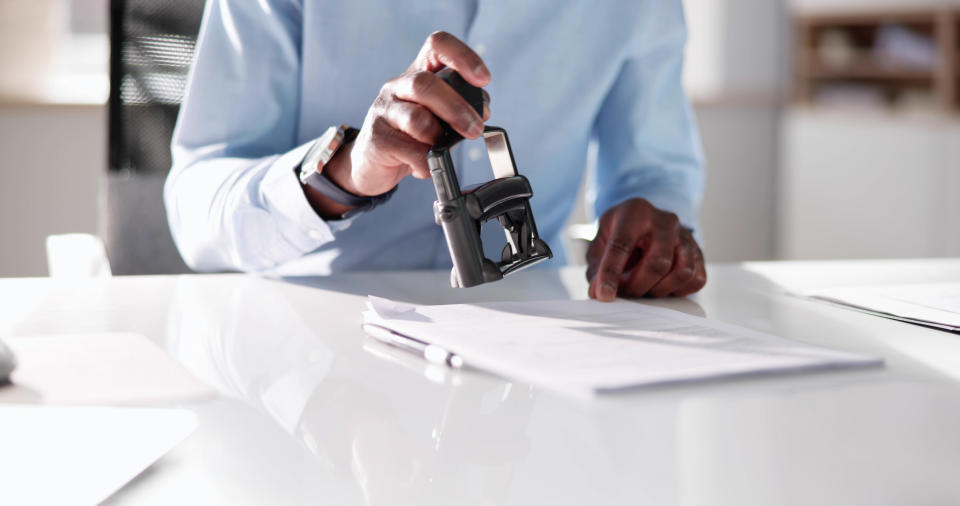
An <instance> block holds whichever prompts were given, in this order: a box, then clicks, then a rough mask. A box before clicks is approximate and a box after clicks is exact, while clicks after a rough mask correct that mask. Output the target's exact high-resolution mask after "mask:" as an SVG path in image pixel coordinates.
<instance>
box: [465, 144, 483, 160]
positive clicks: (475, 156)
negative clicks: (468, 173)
mask: <svg viewBox="0 0 960 506" xmlns="http://www.w3.org/2000/svg"><path fill="white" fill-rule="evenodd" d="M481 155H483V153H481V152H480V148H478V147H472V148H470V150H469V151H467V156H468V157H470V161H472V162H476V161H477V160H479V159H480V156H481Z"/></svg>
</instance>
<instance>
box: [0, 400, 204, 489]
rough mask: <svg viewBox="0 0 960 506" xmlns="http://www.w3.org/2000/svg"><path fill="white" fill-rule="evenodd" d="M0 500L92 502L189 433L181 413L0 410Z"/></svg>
mask: <svg viewBox="0 0 960 506" xmlns="http://www.w3.org/2000/svg"><path fill="white" fill-rule="evenodd" d="M0 420H2V424H0V449H2V451H0V500H2V502H3V503H4V504H11V505H13V504H16V505H31V504H38V505H40V504H43V505H47V504H97V503H100V502H102V501H103V500H105V499H107V498H108V497H109V496H110V495H111V494H113V493H114V492H116V491H117V490H119V489H120V487H122V486H123V485H124V484H125V483H127V482H128V481H130V480H131V479H132V478H134V477H135V476H137V475H138V474H140V473H141V472H142V471H143V470H144V469H146V468H147V467H149V466H150V465H151V464H153V462H154V461H155V460H157V459H158V458H160V457H161V456H162V455H163V454H165V453H167V452H168V451H170V449H171V448H173V447H174V446H175V445H177V444H178V443H180V442H181V441H183V440H184V439H185V438H186V437H187V436H188V435H190V433H192V432H193V431H194V429H195V428H196V425H197V421H196V416H195V415H194V414H193V413H191V412H189V411H186V410H174V409H137V408H88V407H69V408H68V407H49V406H0Z"/></svg>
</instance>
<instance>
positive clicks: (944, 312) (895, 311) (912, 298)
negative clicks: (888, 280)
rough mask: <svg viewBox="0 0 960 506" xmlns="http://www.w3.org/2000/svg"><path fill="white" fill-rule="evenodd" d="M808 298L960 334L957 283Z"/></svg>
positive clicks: (856, 289) (834, 291) (854, 289)
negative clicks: (959, 332)
mask: <svg viewBox="0 0 960 506" xmlns="http://www.w3.org/2000/svg"><path fill="white" fill-rule="evenodd" d="M806 295H807V296H810V297H814V298H816V299H820V300H825V301H828V302H834V303H837V304H843V305H846V306H851V307H853V308H856V309H860V310H863V311H867V312H871V313H874V314H878V315H880V316H886V317H890V318H895V319H898V320H904V321H908V322H911V323H919V324H923V325H929V326H935V327H939V328H943V329H945V330H952V331H960V283H924V284H907V285H880V286H851V287H840V288H829V289H823V290H812V291H809V292H807V293H806Z"/></svg>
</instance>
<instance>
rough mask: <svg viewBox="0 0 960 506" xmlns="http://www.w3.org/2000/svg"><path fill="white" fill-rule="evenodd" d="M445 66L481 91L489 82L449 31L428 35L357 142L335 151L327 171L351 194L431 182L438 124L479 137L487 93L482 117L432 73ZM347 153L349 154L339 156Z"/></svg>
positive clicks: (387, 87)
mask: <svg viewBox="0 0 960 506" xmlns="http://www.w3.org/2000/svg"><path fill="white" fill-rule="evenodd" d="M444 67H451V68H453V69H454V70H456V71H457V72H459V73H460V75H461V76H463V78H464V79H466V80H467V81H468V82H469V83H470V84H472V85H474V86H477V87H483V86H486V85H487V84H489V82H490V71H489V70H488V69H487V66H486V64H484V62H483V60H482V59H481V58H480V56H478V55H477V53H475V52H474V51H473V50H472V49H470V47H469V46H467V45H466V44H464V43H463V42H461V41H460V40H459V39H457V38H456V37H454V36H453V35H450V34H449V33H446V32H434V33H432V34H430V36H429V37H427V40H426V42H424V44H423V47H422V48H421V49H420V53H419V55H417V58H416V59H415V60H414V61H413V63H412V64H411V65H410V67H409V68H407V70H406V71H405V72H404V73H403V74H400V75H399V76H397V77H395V78H393V79H391V80H389V81H387V83H386V84H384V85H383V87H382V88H381V89H380V94H379V96H377V98H376V100H374V102H373V105H372V106H370V109H369V110H368V111H367V116H366V119H364V122H363V128H362V129H361V130H360V134H359V136H358V137H357V139H356V140H355V141H354V142H353V143H352V144H351V145H349V146H345V147H344V149H342V150H341V151H340V152H338V153H337V156H335V157H334V158H333V160H331V162H330V164H329V165H328V166H327V167H325V168H324V173H326V174H327V176H328V177H330V178H331V179H332V180H333V181H335V182H336V183H337V184H338V185H340V186H341V187H342V188H343V189H345V190H347V191H349V192H350V193H353V194H355V195H379V194H381V193H384V192H387V191H389V190H390V189H391V188H393V187H394V186H396V184H397V183H399V182H400V180H401V179H403V178H404V177H406V176H408V175H411V174H412V175H413V176H414V177H416V178H419V179H428V178H430V169H429V168H428V167H427V151H429V150H430V148H431V147H432V146H433V144H434V142H435V141H436V140H437V138H438V137H439V136H440V134H441V133H442V127H441V125H440V120H443V121H445V122H446V123H447V124H448V125H450V126H451V127H452V128H453V129H454V130H456V131H457V132H458V133H460V135H462V136H464V137H466V138H468V139H476V138H478V137H480V136H481V135H482V134H483V123H484V121H486V120H487V119H488V118H489V117H490V110H489V108H488V107H487V105H486V104H487V103H488V102H489V95H487V93H486V92H485V91H484V102H485V103H484V108H483V113H484V114H483V117H481V116H480V115H478V114H477V112H476V111H475V110H474V109H473V108H472V107H470V104H468V103H467V101H466V100H464V99H463V97H461V96H460V94H459V93H457V92H456V91H454V89H453V88H451V87H450V86H449V85H448V84H447V83H445V82H443V80H442V79H440V78H439V77H437V76H436V74H434V72H436V71H438V70H440V69H442V68H444ZM438 118H439V119H438ZM348 150H349V156H341V154H345V153H344V151H348ZM308 196H309V197H310V200H311V202H312V203H313V204H314V207H315V208H317V209H318V211H319V212H320V213H321V215H323V214H327V213H328V212H329V213H330V214H339V213H340V212H343V211H344V210H343V209H338V208H337V204H335V203H331V202H329V201H326V202H323V201H322V200H323V197H322V196H318V195H310V193H309V192H308ZM318 199H320V200H321V201H318Z"/></svg>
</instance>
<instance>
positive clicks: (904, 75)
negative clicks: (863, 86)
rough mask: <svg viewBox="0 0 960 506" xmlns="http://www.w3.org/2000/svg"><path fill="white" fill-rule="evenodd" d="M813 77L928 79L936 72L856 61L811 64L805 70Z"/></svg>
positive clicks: (881, 79) (931, 78) (892, 79)
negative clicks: (853, 62)
mask: <svg viewBox="0 0 960 506" xmlns="http://www.w3.org/2000/svg"><path fill="white" fill-rule="evenodd" d="M806 74H807V76H808V77H811V78H813V79H854V80H876V81H929V82H932V81H933V80H934V79H936V72H935V71H934V70H928V69H907V68H895V67H891V66H885V65H879V64H876V63H858V64H853V65H847V66H844V67H839V68H831V67H826V66H822V65H821V66H812V67H810V68H808V69H807V70H806Z"/></svg>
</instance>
